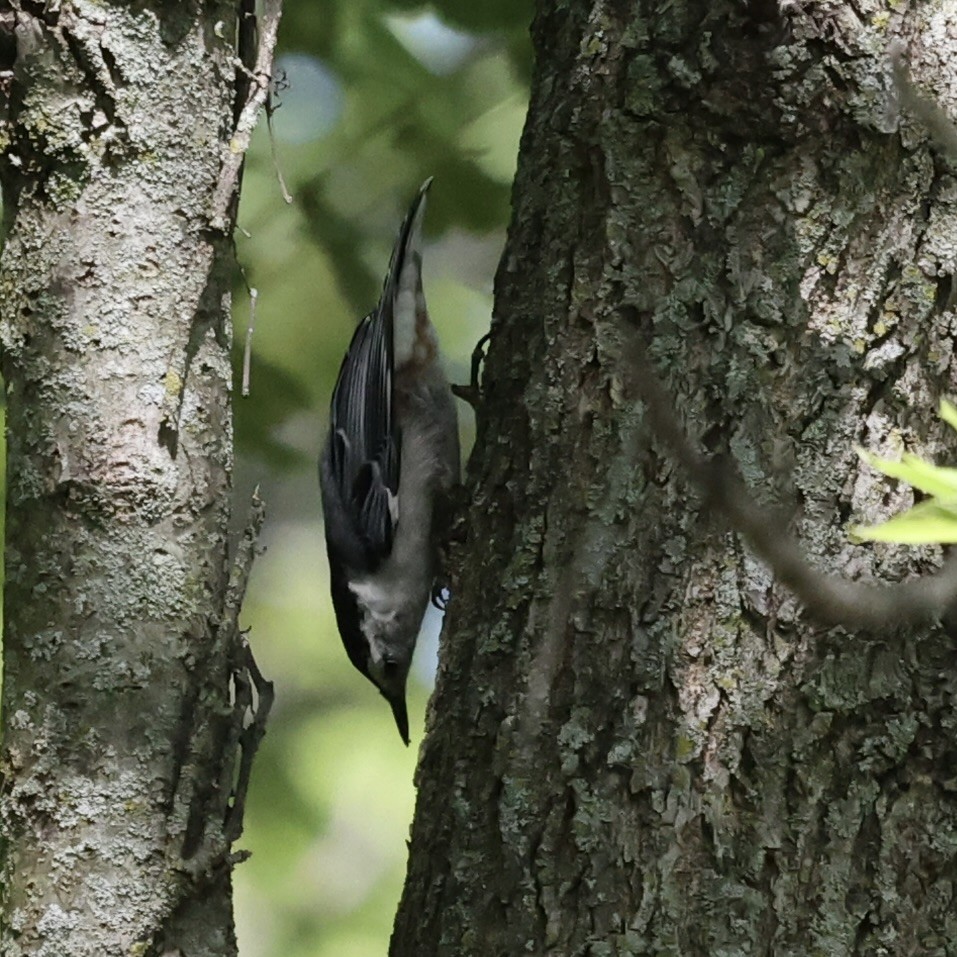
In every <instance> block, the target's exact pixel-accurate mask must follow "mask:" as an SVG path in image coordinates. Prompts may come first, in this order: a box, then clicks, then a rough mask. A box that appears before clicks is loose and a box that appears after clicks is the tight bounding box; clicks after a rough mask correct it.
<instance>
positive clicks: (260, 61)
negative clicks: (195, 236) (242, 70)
mask: <svg viewBox="0 0 957 957" xmlns="http://www.w3.org/2000/svg"><path fill="white" fill-rule="evenodd" d="M281 16H282V0H263V12H262V16H261V17H260V24H259V48H258V50H257V52H256V66H255V69H254V70H253V74H254V75H253V77H252V82H251V83H250V86H249V97H248V99H247V100H246V104H245V105H244V106H243V108H242V110H241V111H240V113H239V119H238V120H237V121H236V128H235V129H234V130H233V135H232V137H231V138H230V141H229V143H228V144H227V145H226V151H225V154H224V156H223V165H222V168H221V169H220V171H219V183H218V184H217V186H216V192H215V193H214V194H213V203H212V212H211V215H210V226H211V227H212V228H213V229H216V230H219V231H221V232H226V230H227V229H228V213H229V206H230V201H231V199H232V196H233V193H234V192H235V190H236V185H237V183H238V182H239V171H240V169H241V168H242V165H243V159H244V157H245V156H246V150H248V149H249V142H250V140H251V139H252V135H253V130H254V129H255V128H256V119H257V118H258V116H259V111H260V110H261V109H262V107H263V105H264V104H265V102H266V97H267V95H268V94H269V84H270V83H271V82H272V67H273V59H274V57H275V52H276V38H277V35H278V32H279V20H280V17H281Z"/></svg>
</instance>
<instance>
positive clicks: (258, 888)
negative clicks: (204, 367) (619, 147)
mask: <svg viewBox="0 0 957 957" xmlns="http://www.w3.org/2000/svg"><path fill="white" fill-rule="evenodd" d="M531 17H532V9H531V3H530V0H519V2H516V0H492V2H485V3H481V4H474V3H463V2H453V0H445V2H441V3H435V4H432V5H430V6H422V5H421V4H418V3H414V2H410V0H391V2H386V0H286V10H285V14H284V21H283V25H282V30H281V33H280V38H281V56H280V60H279V64H278V65H279V67H280V69H281V70H282V71H283V74H284V82H283V83H282V84H281V85H282V86H283V87H284V88H283V89H282V90H281V91H280V92H279V94H278V97H277V101H278V102H277V107H278V108H277V109H276V111H275V114H274V116H273V129H274V133H275V151H276V154H277V157H278V165H279V167H280V168H281V170H282V175H283V177H284V178H285V181H286V183H287V185H288V189H289V192H290V194H291V196H292V197H293V203H292V204H291V205H287V204H286V203H285V202H284V200H283V198H282V191H281V188H280V186H279V183H278V180H277V174H276V169H275V164H274V161H273V158H272V150H271V148H270V142H269V138H268V136H267V135H266V130H265V124H263V126H262V128H261V129H260V130H259V132H258V134H257V138H256V140H255V142H254V145H253V149H252V151H251V153H250V155H249V157H248V161H247V164H246V170H245V180H244V186H243V196H242V203H241V207H240V223H241V226H242V229H243V230H244V231H245V232H244V233H242V234H238V235H237V251H238V255H239V259H240V262H241V263H242V265H243V267H244V271H245V281H246V282H247V283H248V284H249V286H251V287H254V288H255V289H256V290H257V291H258V305H257V308H256V324H255V334H254V338H253V361H252V378H251V394H250V396H249V397H248V398H240V397H239V396H238V392H237V399H236V426H237V442H238V449H239V453H240V454H239V460H238V463H237V482H236V485H237V506H236V513H237V516H241V515H242V513H243V511H244V508H243V498H244V496H245V495H247V493H248V492H249V491H250V490H251V488H252V487H253V486H254V485H256V484H260V485H261V486H262V490H263V491H262V494H263V496H264V498H265V499H266V503H267V508H268V511H269V518H268V520H267V526H266V529H265V531H264V543H265V544H266V546H267V552H266V553H265V554H264V555H263V556H261V557H260V559H259V560H258V563H257V566H256V568H255V571H254V575H253V581H252V584H251V588H250V594H249V596H248V598H247V602H246V607H245V610H244V623H245V624H246V625H248V626H250V627H251V629H252V631H251V638H250V640H251V642H252V644H253V647H254V650H255V653H256V656H257V658H258V660H259V662H260V665H261V667H262V669H263V672H264V673H265V674H266V676H267V677H269V678H271V679H272V680H273V681H274V682H275V685H276V705H275V707H274V710H273V714H272V717H271V720H270V724H269V728H268V732H267V735H266V738H265V741H264V743H263V746H262V749H261V751H260V754H259V756H258V759H257V763H256V766H255V768H254V772H253V783H252V791H251V794H250V797H249V804H248V810H247V817H246V832H245V834H244V836H243V839H242V841H241V842H240V846H242V847H246V848H248V849H250V850H251V851H252V852H253V856H252V858H251V859H250V861H249V862H247V863H245V864H243V865H242V866H241V867H240V868H238V870H237V872H236V912H237V922H238V932H239V940H240V952H241V953H242V955H243V957H280V955H281V957H333V955H334V957H380V955H383V954H385V953H386V950H387V943H388V938H389V933H390V930H391V925H392V918H393V915H394V913H395V909H396V905H397V903H398V898H399V894H400V891H401V884H402V878H403V874H404V867H405V859H406V843H405V841H406V838H407V836H408V828H409V823H410V821H411V817H412V809H413V802H414V791H413V785H412V775H413V771H414V766H415V759H416V747H417V743H418V741H420V740H421V733H422V722H423V715H424V710H425V704H426V700H427V696H428V691H429V686H430V682H431V675H432V672H433V669H434V642H435V633H436V632H437V626H438V621H437V616H433V617H432V618H431V619H430V620H429V622H428V628H427V631H428V632H429V634H428V635H425V634H423V636H422V638H420V647H419V650H418V652H417V655H416V659H417V660H416V664H415V666H414V672H415V675H416V676H417V677H416V680H415V681H413V682H412V684H411V687H410V696H409V713H410V719H411V725H412V736H413V744H412V747H411V748H409V749H406V748H404V747H403V746H402V743H401V742H400V740H399V737H398V734H397V732H396V730H395V726H394V724H393V722H392V718H391V715H390V713H389V709H388V706H387V705H386V703H385V701H383V700H382V699H381V698H380V697H379V696H378V695H377V694H376V692H375V690H374V689H373V687H372V686H371V685H370V684H369V683H368V682H367V681H366V680H365V679H364V678H362V677H361V676H360V675H358V674H357V673H356V672H355V671H354V670H353V669H352V666H351V665H350V664H349V662H348V660H347V658H346V656H345V653H344V651H343V649H342V646H341V643H340V641H339V637H338V634H337V632H336V628H335V622H334V619H333V615H332V609H331V605H330V601H329V595H328V581H327V568H326V561H325V553H324V544H323V538H322V528H321V517H320V510H319V496H318V485H317V481H316V466H315V461H316V457H317V454H318V450H319V446H320V443H321V441H322V438H323V436H324V433H325V427H326V416H327V403H328V400H329V395H330V392H331V389H332V385H333V382H334V380H335V376H336V373H337V371H338V366H339V362H340V361H341V358H342V355H343V352H344V350H345V348H346V345H347V344H348V341H349V338H350V336H351V334H352V330H353V327H354V325H355V322H356V320H357V319H358V318H359V317H360V316H362V315H363V314H364V313H365V312H367V311H368V310H369V309H370V308H371V307H372V306H373V305H374V304H375V301H376V299H377V297H378V293H379V289H380V287H381V283H382V278H383V275H384V273H385V268H386V265H387V263H388V259H389V254H390V251H391V248H392V243H393V239H394V237H395V233H396V230H397V228H398V225H399V222H400V220H401V218H402V216H403V214H404V212H405V209H406V207H407V205H408V203H409V201H410V200H411V198H412V196H413V195H414V193H415V190H416V189H417V188H418V186H419V185H420V183H421V182H422V181H423V180H424V179H425V178H426V177H427V176H434V177H435V182H434V184H433V186H432V189H431V192H430V195H429V207H428V212H427V214H426V221H425V234H426V241H427V246H426V250H425V264H424V274H425V283H426V294H427V297H428V300H429V308H430V312H431V314H432V317H433V320H434V321H435V324H436V326H437V327H438V330H439V335H440V337H441V339H442V343H443V348H444V350H445V352H446V354H447V356H448V357H449V360H450V361H449V364H450V369H449V372H450V376H451V378H452V379H453V381H459V382H464V381H466V380H467V377H468V357H469V355H470V353H471V350H472V347H473V345H474V343H475V341H476V340H477V339H478V338H479V336H481V335H482V333H483V332H485V331H486V329H487V327H488V323H489V319H490V314H491V286H492V278H493V274H494V270H495V267H496V265H497V262H498V258H499V255H500V253H501V248H502V244H503V242H504V229H505V226H506V223H507V219H508V213H509V194H510V189H511V179H512V175H513V172H514V167H515V160H516V154H517V150H518V139H519V135H520V133H521V128H522V124H523V122H524V114H525V107H526V103H527V80H528V76H529V71H530V56H531V53H530V45H529V42H528V32H527V31H528V25H529V24H530V22H531ZM234 316H235V322H236V337H235V338H236V344H237V346H236V367H237V370H238V368H239V365H240V362H241V358H240V355H239V353H240V351H241V348H242V344H243V340H244V337H245V330H246V323H247V320H248V316H249V297H248V295H247V293H246V291H245V289H244V287H243V284H242V283H241V282H240V283H238V284H237V287H236V296H235V304H234ZM237 381H238V378H237ZM460 418H461V420H462V428H463V448H464V449H466V450H467V449H468V448H469V446H470V445H471V438H470V431H471V427H472V420H471V413H470V411H469V410H468V409H467V408H466V407H464V406H463V407H461V408H460Z"/></svg>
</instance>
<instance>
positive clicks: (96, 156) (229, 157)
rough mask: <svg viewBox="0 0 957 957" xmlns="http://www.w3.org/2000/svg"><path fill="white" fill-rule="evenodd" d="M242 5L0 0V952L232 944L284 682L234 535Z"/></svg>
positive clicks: (227, 0) (76, 953)
mask: <svg viewBox="0 0 957 957" xmlns="http://www.w3.org/2000/svg"><path fill="white" fill-rule="evenodd" d="M240 17H241V11H240V4H239V3H237V2H236V0H205V2H200V0H191V2H186V3H175V4H170V3H163V2H146V3H138V4H127V3H116V4H113V3H105V4H104V3H102V2H99V0H96V2H94V0H89V2H87V0H71V2H64V3H62V4H42V3H34V2H32V0H31V2H27V0H22V2H16V3H8V4H6V5H0V26H2V28H3V43H2V47H0V53H2V56H3V57H4V58H5V59H6V61H7V62H6V63H4V64H3V66H4V67H5V68H9V69H5V71H4V72H3V74H2V77H0V82H2V84H3V93H4V94H5V97H6V104H5V105H6V112H5V115H4V117H3V119H4V122H3V124H2V126H0V149H2V167H0V177H2V185H3V197H4V217H5V241H4V246H3V252H2V258H0V309H2V314H0V320H2V326H0V335H2V348H3V375H4V380H5V384H6V393H7V435H8V471H7V474H8V479H9V484H8V489H7V540H6V585H5V593H4V611H5V619H4V628H5V633H4V666H5V672H4V684H3V717H4V721H5V727H4V739H3V748H2V755H0V760H2V764H0V770H2V775H3V785H2V794H0V799H2V817H0V823H2V845H0V887H2V901H0V953H2V954H3V955H4V957H14V955H17V957H19V955H27V954H29V955H46V957H53V955H56V957H63V955H69V957H83V955H94V954H96V955H103V954H115V955H120V954H123V955H141V957H146V955H159V954H171V953H172V954H183V955H189V957H200V955H213V954H215V955H223V954H233V953H235V951H236V946H235V939H234V933H233V922H232V909H231V898H230V872H231V868H232V864H233V863H234V858H233V857H232V855H231V851H230V844H231V842H232V841H233V840H234V839H235V838H236V837H237V836H238V834H239V831H240V830H241V824H242V787H243V780H244V779H245V777H246V776H247V774H248V762H249V760H250V759H251V755H252V751H253V750H254V746H255V738H256V736H257V734H258V733H259V731H260V730H261V729H260V727H259V725H258V724H257V723H256V722H255V721H254V723H253V725H252V730H249V729H247V730H245V731H244V729H243V721H244V715H245V716H247V717H248V713H249V711H253V712H255V711H256V705H257V704H259V705H264V706H265V707H268V704H267V702H268V688H267V687H266V686H264V685H262V684H259V685H258V688H259V689H260V690H262V691H263V697H262V698H259V697H258V696H257V694H256V693H255V691H256V687H257V681H258V673H257V672H256V670H255V665H254V664H253V663H252V660H251V658H249V657H248V653H247V650H246V649H245V647H244V644H243V641H242V638H241V636H240V634H239V630H238V627H237V621H236V619H237V615H238V611H239V604H240V602H241V598H242V592H243V588H244V579H245V574H246V572H247V571H248V562H249V560H251V557H252V550H253V545H252V537H253V532H254V529H252V528H251V529H250V531H249V532H248V533H247V537H246V538H245V539H244V541H243V543H242V546H241V548H240V550H239V560H238V562H237V564H236V566H234V574H232V575H231V573H230V566H229V562H228V539H227V534H228V522H229V514H230V473H231V467H232V421H231V410H230V380H231V372H230V323H229V306H230V282H231V276H232V268H231V264H232V248H231V238H230V234H231V230H232V212H234V210H235V203H234V202H233V203H232V206H231V208H232V212H227V213H226V215H223V211H221V210H218V209H217V208H216V202H217V201H216V199H215V197H217V196H218V195H219V194H221V193H223V192H224V191H225V192H226V193H227V194H228V195H227V197H226V198H227V199H230V198H232V199H233V200H234V199H235V196H234V193H235V190H236V188H237V179H236V177H235V175H234V176H233V177H232V180H231V182H224V178H223V176H222V174H221V171H222V170H223V169H227V168H228V169H231V170H234V171H236V172H238V165H239V164H238V162H237V161H236V160H235V158H234V154H235V152H236V147H235V144H236V140H235V138H234V133H236V134H237V135H238V134H239V133H241V130H240V128H239V120H240V118H241V115H240V114H241V109H242V106H243V103H244V102H245V95H246V93H247V92H248V91H249V89H250V86H251V84H250V82H249V76H250V75H249V74H248V73H247V72H243V70H240V71H238V72H237V66H236V57H237V39H236V38H237V35H238V34H241V35H242V37H244V38H245V39H246V41H248V39H249V34H248V30H241V29H240V27H241V26H243V27H248V23H245V22H244V23H243V24H240ZM247 45H248V44H247ZM241 52H244V53H245V52H246V51H241ZM247 62H249V61H248V60H247ZM240 145H241V144H240ZM256 520H258V519H256ZM256 520H254V521H253V523H252V524H253V525H255V524H256ZM261 713H262V712H261V711H260V716H261Z"/></svg>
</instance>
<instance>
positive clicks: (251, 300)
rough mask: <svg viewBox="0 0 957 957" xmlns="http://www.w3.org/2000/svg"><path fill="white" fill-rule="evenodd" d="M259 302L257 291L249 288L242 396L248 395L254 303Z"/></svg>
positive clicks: (254, 314)
mask: <svg viewBox="0 0 957 957" xmlns="http://www.w3.org/2000/svg"><path fill="white" fill-rule="evenodd" d="M258 301H259V290H258V289H257V288H256V287H255V286H250V287H249V324H248V325H247V326H246V344H245V346H244V348H243V384H242V394H243V396H247V395H249V376H250V367H251V366H252V356H253V329H254V328H255V326H256V303H257V302H258Z"/></svg>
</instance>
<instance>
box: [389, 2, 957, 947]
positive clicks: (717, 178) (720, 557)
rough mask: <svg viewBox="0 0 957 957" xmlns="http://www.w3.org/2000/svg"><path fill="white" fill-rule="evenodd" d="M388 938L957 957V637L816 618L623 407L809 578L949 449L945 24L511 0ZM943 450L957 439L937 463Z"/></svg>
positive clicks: (873, 557)
mask: <svg viewBox="0 0 957 957" xmlns="http://www.w3.org/2000/svg"><path fill="white" fill-rule="evenodd" d="M533 37H534V43H535V48H536V54H537V65H536V71H535V77H534V82H533V89H532V99H531V105H530V110H529V116H528V121H527V125H526V129H525V133H524V137H523V140H522V149H521V156H520V162H519V172H518V176H517V180H516V184H515V191H514V219H513V222H512V225H511V229H510V232H509V238H508V244H507V248H506V251H505V255H504V257H503V260H502V265H501V267H500V270H499V274H498V277H497V289H496V308H495V320H494V323H493V332H492V339H491V345H490V351H489V357H488V362H487V366H486V370H485V381H484V397H483V403H482V405H481V406H480V408H479V413H478V422H479V431H478V440H477V443H476V449H475V452H474V454H473V457H472V460H471V464H470V469H469V484H470V493H471V496H470V497H471V498H472V501H473V504H472V507H471V509H470V512H469V516H468V541H467V542H466V543H465V544H464V546H462V549H461V551H460V553H459V554H458V555H457V557H456V562H455V565H456V568H455V569H454V571H455V572H456V573H457V576H458V579H457V581H455V582H454V584H453V594H454V596H455V597H454V601H453V602H452V603H451V605H450V613H449V622H448V623H447V634H446V636H445V638H444V643H443V646H442V652H441V660H440V669H439V678H438V686H437V688H436V692H435V695H434V698H433V702H432V706H431V708H430V717H429V729H430V730H429V734H428V737H427V738H426V741H425V743H424V745H423V749H422V754H421V760H420V765H419V770H418V782H419V786H420V792H419V800H418V807H417V810H416V818H415V823H414V825H413V835H412V844H411V857H410V863H409V872H408V878H407V882H406V888H405V893H404V897H403V900H402V904H401V906H400V910H399V914H398V917H397V921H396V927H395V932H394V936H393V941H392V953H393V954H394V955H397V957H398V955H401V957H410V955H413V954H414V955H416V957H426V955H433V954H442V955H450V954H482V955H484V957H492V955H502V957H514V955H516V954H521V953H534V954H546V953H548V954H561V955H563V957H565V955H578V954H588V955H594V957H597V955H625V954H628V955H639V954H641V955H645V954H684V955H696V957H700V955H706V954H707V955H742V954H775V955H783V954H795V955H797V954H801V955H804V954H821V955H824V954H827V955H849V954H859V955H865V954H866V955H874V954H895V955H896V954H922V955H932V954H957V907H955V889H957V885H955V882H957V779H955V775H954V768H955V767H957V764H955V758H957V750H955V745H954V737H955V723H957V718H955V694H957V670H955V667H954V649H953V634H952V633H948V632H947V629H946V628H944V627H937V628H932V629H927V630H924V631H923V632H921V633H918V634H915V633H891V632H890V631H887V630H885V631H883V632H875V633H861V632H852V631H849V630H845V629H839V628H838V629H834V628H832V629H826V628H823V627H821V626H819V625H818V624H816V623H815V621H814V616H813V607H812V608H809V609H805V608H803V607H802V606H800V605H799V604H798V603H797V602H796V601H795V600H794V599H793V597H791V596H790V595H789V594H788V593H787V592H786V591H785V590H783V589H782V588H781V587H780V586H779V585H776V583H775V580H774V577H773V575H772V573H771V572H770V571H769V570H768V569H767V568H766V567H764V566H763V564H762V563H761V562H759V561H757V560H755V558H754V557H753V556H752V555H751V554H750V553H749V551H748V549H747V548H745V547H744V546H743V545H742V543H741V541H740V539H739V538H738V537H737V536H736V535H735V534H734V533H733V532H729V531H728V530H726V528H724V527H723V526H722V523H721V521H720V519H719V517H717V516H714V515H709V514H708V512H707V510H706V509H705V508H704V507H703V506H702V503H701V501H700V498H699V496H697V495H696V493H695V492H694V490H693V489H692V488H691V487H690V486H689V483H688V481H687V476H686V475H684V474H683V473H682V471H681V470H680V469H679V468H678V467H677V466H676V465H675V464H674V462H673V460H672V459H671V457H670V456H669V454H668V453H667V452H666V450H665V449H664V447H663V446H662V445H661V444H660V443H659V442H658V441H656V439H655V438H654V436H653V435H652V434H651V430H650V428H649V425H648V415H647V409H646V408H645V407H644V406H643V405H642V403H640V402H638V401H637V400H636V396H635V394H634V389H632V388H630V386H629V379H630V375H629V369H628V368H627V367H626V365H625V362H626V357H627V355H628V353H629V350H633V348H634V343H635V342H636V341H637V342H639V343H641V349H642V352H643V354H644V355H645V356H646V357H647V358H648V359H649V360H650V361H651V362H652V363H653V364H654V366H655V367H656V368H657V370H658V374H659V375H660V377H661V378H662V380H663V381H664V383H665V384H666V386H667V388H668V389H669V391H670V394H671V395H672V396H673V401H674V405H675V407H676V408H677V409H678V410H679V412H680V414H681V416H682V418H683V420H684V422H685V423H686V427H687V430H688V432H689V433H690V435H691V436H692V437H693V438H694V441H695V442H696V443H699V444H700V445H701V447H703V448H704V449H707V450H709V451H713V452H717V453H723V454H725V455H727V456H729V457H730V458H731V459H732V460H733V461H734V463H735V464H736V467H737V468H738V470H739V471H740V472H741V474H742V475H743V477H744V478H745V479H746V481H747V482H748V484H749V486H750V488H751V489H752V490H753V492H754V495H755V496H756V497H758V498H761V499H763V500H764V501H766V502H767V503H769V504H771V503H775V502H776V503H781V504H783V505H784V506H786V507H787V508H788V509H790V511H791V515H790V521H789V522H787V521H785V522H783V523H782V528H783V527H784V526H785V525H789V526H790V527H791V529H792V530H794V531H796V532H797V533H798V534H799V535H800V537H801V539H802V541H803V542H804V544H805V547H806V549H807V553H808V554H809V555H810V556H811V557H812V559H813V561H814V562H815V563H816V564H817V565H818V566H819V567H821V568H824V569H827V570H829V571H832V572H834V573H836V574H841V575H845V576H848V577H850V578H853V579H870V578H873V579H875V580H884V581H895V580H899V579H902V578H904V577H906V576H908V575H912V574H915V573H919V572H921V571H924V570H926V569H927V568H928V567H932V566H933V564H934V562H935V555H934V554H928V553H922V554H920V555H915V553H914V552H913V551H908V550H905V549H898V548H889V547H871V546H853V545H851V544H849V543H848V540H847V537H846V532H845V528H844V524H845V521H846V520H847V518H848V517H849V516H850V515H853V516H854V517H855V518H856V519H858V520H860V519H863V520H866V521H873V520H876V519H879V518H881V517H884V516H885V515H886V514H887V513H888V512H890V511H892V510H895V509H897V508H899V507H900V506H902V505H903V504H905V503H906V502H907V500H908V499H907V493H905V492H900V491H897V490H895V489H893V488H892V486H891V485H890V484H889V483H886V482H883V481H882V480H881V479H880V477H878V476H876V475H875V474H874V473H872V472H869V471H868V470H867V469H866V468H865V467H864V466H862V464H861V463H860V462H859V461H858V459H857V458H856V456H855V453H854V450H853V446H854V444H855V443H860V444H862V445H865V446H867V447H869V448H872V449H877V450H881V451H884V452H885V453H887V452H893V451H897V450H900V449H901V448H908V449H917V450H919V451H922V452H924V453H926V454H930V455H932V456H933V455H935V454H938V453H941V452H943V451H945V446H944V444H943V439H944V434H943V432H942V429H941V428H940V427H939V425H938V424H937V423H936V422H935V421H934V418H933V410H934V408H935V405H936V401H937V399H938V397H939V396H940V395H941V394H942V393H950V394H951V395H953V394H954V392H955V391H957V368H955V363H954V355H953V348H954V343H953V337H954V335H955V332H957V316H955V312H954V305H955V293H954V288H955V287H954V280H953V277H954V269H955V260H957V244H955V241H954V237H955V236H957V181H955V179H954V176H953V174H952V166H951V159H948V158H947V157H946V156H944V155H942V154H941V153H940V152H939V151H938V150H939V145H940V140H941V139H942V138H946V137H945V136H942V133H941V130H940V129H938V130H936V131H935V135H936V136H937V137H938V140H937V141H936V142H932V141H931V137H930V136H929V134H928V129H927V117H932V116H933V114H934V109H928V110H923V111H917V112H922V113H923V116H924V118H923V119H918V118H915V116H914V115H913V113H909V112H908V111H907V110H905V109H904V107H906V106H908V104H910V105H911V106H913V103H914V100H913V97H902V96H901V95H900V84H899V83H898V84H897V85H896V87H895V83H894V80H893V71H892V69H891V66H890V62H889V55H888V47H889V44H890V42H891V41H892V40H894V38H899V39H900V40H901V41H902V42H903V50H904V53H903V57H904V60H905V61H906V62H907V63H908V64H909V67H910V70H911V75H912V79H913V83H914V86H915V89H916V90H917V91H919V95H920V96H921V97H923V98H924V102H925V103H927V104H934V103H936V104H937V106H938V107H939V108H941V109H943V111H944V112H945V113H947V114H949V115H950V116H951V117H957V4H955V3H953V2H929V3H925V2H918V0H895V2H892V3H885V2H876V0H859V2H855V3H781V4H780V5H779V4H778V3H777V2H774V0H753V2H750V3H748V2H743V0H717V2H715V3H708V4H698V3H690V2H683V0H677V2H673V3H658V2H646V0H640V2H637V3H629V4H623V3H614V2H609V0H570V2H568V3H561V4H557V3H553V2H549V0H542V2H541V3H540V4H539V12H538V15H537V18H536V20H535V23H534V26H533ZM949 457H950V458H951V460H953V442H952V441H951V443H950V456H949Z"/></svg>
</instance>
